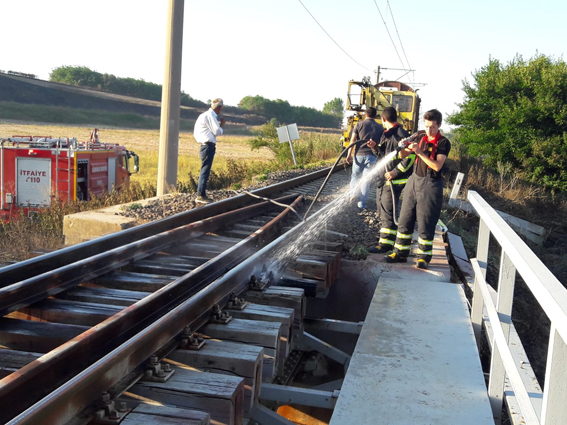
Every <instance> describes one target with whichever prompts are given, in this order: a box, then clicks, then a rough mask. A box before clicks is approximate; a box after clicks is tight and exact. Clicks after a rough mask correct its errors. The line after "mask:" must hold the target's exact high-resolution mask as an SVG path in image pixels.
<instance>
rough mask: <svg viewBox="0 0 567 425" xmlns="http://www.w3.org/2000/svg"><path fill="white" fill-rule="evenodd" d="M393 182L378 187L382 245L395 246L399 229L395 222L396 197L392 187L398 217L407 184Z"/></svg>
mask: <svg viewBox="0 0 567 425" xmlns="http://www.w3.org/2000/svg"><path fill="white" fill-rule="evenodd" d="M390 185H391V183H388V184H385V185H383V186H382V187H380V188H379V189H378V191H377V192H378V197H377V198H376V199H377V200H378V214H379V215H380V226H381V228H380V240H379V242H378V243H379V244H380V245H390V246H393V245H394V242H395V240H396V233H397V230H398V226H397V224H396V223H395V222H394V198H392V189H393V191H394V197H395V201H396V205H395V206H396V218H398V217H399V214H400V195H401V194H402V190H403V188H404V186H405V185H403V184H394V185H392V186H390Z"/></svg>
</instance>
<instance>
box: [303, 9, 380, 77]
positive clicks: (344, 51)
mask: <svg viewBox="0 0 567 425" xmlns="http://www.w3.org/2000/svg"><path fill="white" fill-rule="evenodd" d="M299 3H301V5H302V6H303V7H304V8H305V10H306V11H307V13H309V15H311V17H312V18H313V20H314V21H315V22H317V25H319V27H320V28H321V29H322V30H323V31H324V32H325V34H327V36H328V37H329V38H330V39H331V40H332V41H333V43H335V44H336V45H337V47H338V48H339V49H341V50H342V51H343V53H344V54H345V55H347V56H348V57H349V58H350V59H352V61H354V62H355V63H356V64H357V65H359V66H361V67H363V68H364V69H366V70H367V71H372V70H371V69H368V68H367V67H365V66H364V65H362V64H360V63H359V62H357V61H356V59H354V58H353V57H352V56H351V55H349V54H348V53H347V52H346V50H345V49H343V48H342V47H341V46H339V43H337V42H336V41H335V40H334V39H333V37H331V35H330V34H329V33H328V32H327V30H325V28H323V26H322V25H321V24H320V23H319V21H317V19H315V16H313V14H312V13H311V12H310V11H309V9H307V7H306V6H305V5H304V4H303V2H302V1H301V0H299Z"/></svg>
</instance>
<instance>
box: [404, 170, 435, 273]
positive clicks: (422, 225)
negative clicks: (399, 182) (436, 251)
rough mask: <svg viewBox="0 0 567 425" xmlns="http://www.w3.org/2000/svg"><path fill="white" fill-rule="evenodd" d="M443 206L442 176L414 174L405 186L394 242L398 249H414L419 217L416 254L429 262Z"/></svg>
mask: <svg viewBox="0 0 567 425" xmlns="http://www.w3.org/2000/svg"><path fill="white" fill-rule="evenodd" d="M442 206H443V179H432V178H430V177H419V176H418V175H416V174H412V175H411V176H410V178H409V179H408V182H407V184H406V187H405V190H404V200H403V202H402V211H401V213H400V219H399V224H398V233H397V235H396V243H395V245H394V248H395V252H396V253H398V255H400V256H402V257H407V256H408V255H409V253H410V249H411V237H412V234H413V229H414V226H415V221H416V219H417V229H418V233H419V238H418V240H417V242H418V249H417V257H418V258H420V259H424V260H425V261H427V262H428V263H429V262H430V261H431V257H432V255H433V237H434V236H435V226H436V225H437V221H438V220H439V216H440V215H441V207H442Z"/></svg>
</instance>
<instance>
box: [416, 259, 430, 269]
mask: <svg viewBox="0 0 567 425" xmlns="http://www.w3.org/2000/svg"><path fill="white" fill-rule="evenodd" d="M415 266H416V267H417V268H418V269H423V270H426V269H427V268H428V267H429V264H427V261H425V260H424V259H423V258H420V259H419V260H417V264H416V265H415Z"/></svg>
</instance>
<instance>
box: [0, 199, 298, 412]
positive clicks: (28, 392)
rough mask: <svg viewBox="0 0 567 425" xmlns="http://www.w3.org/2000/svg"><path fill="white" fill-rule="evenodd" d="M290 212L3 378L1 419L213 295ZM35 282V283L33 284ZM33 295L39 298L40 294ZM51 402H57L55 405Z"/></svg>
mask: <svg viewBox="0 0 567 425" xmlns="http://www.w3.org/2000/svg"><path fill="white" fill-rule="evenodd" d="M296 197H297V195H295V196H292V195H290V196H287V197H284V198H280V199H278V201H280V202H289V201H290V199H291V198H296ZM299 200H300V198H298V199H296V200H295V202H294V203H293V204H292V205H293V206H295V205H296V204H297V203H298V202H299ZM267 207H270V208H272V207H273V205H272V204H270V203H261V204H256V205H252V206H249V207H246V208H243V209H241V210H239V211H237V212H233V213H226V214H221V215H218V216H216V217H211V218H209V219H206V220H202V221H201V222H199V223H192V224H189V225H185V226H183V227H182V228H180V229H175V230H171V231H167V232H164V233H163V234H162V235H156V236H153V237H149V238H146V239H143V240H141V241H138V242H135V243H131V244H130V245H129V246H127V247H124V248H123V253H122V254H121V255H122V256H123V257H121V258H120V260H119V261H118V262H116V263H114V264H115V265H117V266H120V265H121V264H123V263H124V261H127V259H128V258H135V257H138V258H139V257H140V256H141V255H142V256H144V255H145V254H143V252H142V251H141V249H140V248H139V247H140V246H145V247H150V249H152V250H153V251H154V252H155V249H154V248H151V247H152V246H153V244H154V243H159V242H158V241H159V239H160V238H166V239H170V240H175V241H177V240H178V239H177V237H178V236H179V235H180V234H185V236H187V235H188V234H191V232H192V231H196V230H195V229H197V228H198V227H199V226H200V229H199V230H198V231H199V233H202V232H203V229H206V228H210V227H211V226H213V224H212V223H216V224H215V225H217V226H218V225H219V224H221V223H222V224H226V223H227V220H228V221H231V220H232V221H234V220H235V218H234V217H235V216H238V218H239V219H244V218H247V217H249V216H252V215H257V214H258V211H260V210H261V209H263V208H267ZM288 211H289V209H286V210H285V211H284V212H282V213H280V214H279V215H278V217H276V219H274V220H272V221H271V222H270V223H268V224H267V225H266V226H264V227H263V228H261V229H260V230H258V231H256V232H255V233H253V234H252V235H251V236H249V237H248V238H246V239H244V240H243V241H241V242H240V243H238V244H236V245H235V246H233V247H232V248H230V249H229V250H227V251H225V252H224V253H223V254H221V255H219V256H218V257H216V258H214V259H212V260H211V261H209V262H207V263H205V264H204V265H202V266H200V267H198V268H196V269H195V270H193V271H191V272H190V273H188V274H186V275H185V276H182V277H180V278H178V279H176V280H175V281H173V282H172V283H171V284H169V285H167V286H165V287H164V288H162V289H161V290H159V291H157V292H156V293H154V294H152V295H150V296H148V297H146V298H144V299H143V300H140V301H139V302H137V303H136V304H134V305H132V306H130V307H128V308H126V309H124V310H123V311H121V312H120V313H118V314H116V315H114V316H112V317H110V318H109V319H107V320H105V321H104V322H102V323H100V324H99V325H97V326H95V327H94V328H92V329H90V330H88V331H87V332H85V333H83V334H81V335H79V336H77V337H76V338H74V339H72V340H71V341H69V342H67V343H66V344H64V345H62V346H61V347H59V348H57V349H56V350H53V351H51V352H50V353H47V354H45V355H44V356H42V357H41V358H39V359H37V360H36V361H33V362H32V363H30V364H28V365H27V366H25V367H24V368H22V369H20V370H19V371H18V372H17V373H14V374H12V375H9V376H7V377H6V378H4V379H2V380H1V381H0V404H1V405H2V406H3V408H2V409H1V410H0V422H2V423H4V422H5V421H8V420H10V419H11V418H14V416H16V415H18V414H20V413H21V412H23V411H24V410H25V409H27V408H29V406H30V405H31V404H33V403H35V402H37V401H38V400H40V399H42V398H44V397H46V396H47V395H48V394H49V393H50V392H52V391H54V390H55V389H56V388H57V387H59V386H60V385H61V384H63V383H64V382H66V381H67V380H69V379H70V378H71V377H72V376H75V375H76V374H77V373H79V372H81V371H82V370H84V369H85V368H88V367H89V365H92V364H93V363H95V362H97V360H99V359H101V358H102V357H103V356H105V355H107V353H109V352H111V351H112V350H116V348H117V347H119V346H120V344H129V342H126V341H129V340H131V339H134V340H138V339H139V338H141V337H139V336H136V335H137V334H138V333H139V332H141V331H142V329H144V328H145V327H147V326H149V327H150V328H152V327H153V326H154V324H153V322H155V323H162V322H163V319H161V318H160V317H162V316H163V315H164V314H166V312H168V311H171V312H174V311H178V309H179V308H180V305H184V304H185V303H186V300H187V299H188V298H191V297H193V296H196V295H195V294H197V295H198V293H201V292H203V291H204V292H205V293H207V292H208V289H206V287H207V285H209V284H210V283H211V282H212V281H213V280H214V279H217V278H218V277H219V276H221V275H222V274H223V273H225V272H226V271H227V270H229V269H230V268H232V267H234V266H235V265H237V264H239V263H240V262H242V261H243V260H244V259H246V258H248V257H249V256H250V255H251V254H252V253H253V252H254V248H255V247H256V246H257V245H261V244H263V243H265V242H266V241H267V238H269V237H270V236H271V235H274V234H275V232H277V230H278V226H279V225H280V223H281V219H282V218H284V217H285V216H286V215H287V213H288ZM229 217H232V218H229ZM203 226H204V227H203ZM164 243H166V242H165V241H162V244H161V245H159V249H163V244H164ZM159 249H158V250H159ZM102 255H103V256H105V258H108V257H109V256H112V255H116V253H113V252H111V253H109V254H108V255H106V254H102ZM93 261H94V262H95V263H97V264H98V262H99V261H102V260H100V259H96V260H93ZM77 263H78V265H80V267H82V263H83V261H79V262H77ZM92 270H93V269H91V268H89V269H88V270H86V274H87V275H90V274H91V273H93V271H92ZM105 271H108V270H105ZM67 272H68V271H66V273H67ZM69 273H70V274H68V275H67V274H66V276H68V277H70V280H68V281H67V282H66V283H64V284H63V286H64V288H63V289H65V288H67V287H69V286H70V285H71V284H70V283H69V282H70V281H73V283H77V282H76V280H77V279H74V278H73V277H72V273H71V272H69ZM51 275H52V277H53V276H55V277H57V279H59V276H60V275H59V274H58V272H57V271H56V270H55V271H53V272H51ZM58 283H60V282H58ZM29 284H30V285H31V283H29ZM46 284H47V285H49V284H48V283H47V281H44V285H46ZM16 285H19V284H16ZM203 288H205V289H203ZM8 289H9V288H3V290H8ZM63 289H61V290H63ZM28 290H29V287H28ZM22 291H23V292H22V293H23V294H25V293H26V292H25V290H24V289H22ZM45 291H51V289H49V288H47V289H46V288H42V289H41V292H42V293H45ZM7 292H10V291H7ZM230 292H232V291H230ZM230 292H229V293H228V294H230ZM0 293H1V291H0ZM50 293H51V292H50ZM223 294H224V292H223ZM223 296H225V295H223ZM204 297H205V300H207V301H205V302H204V304H203V305H201V306H200V307H199V310H198V311H201V310H203V309H205V310H207V311H208V309H210V308H211V307H212V306H213V305H214V304H216V302H214V303H212V304H211V303H210V302H209V301H210V300H211V299H212V298H210V296H209V295H206V296H204ZM29 298H30V297H28V299H29ZM32 298H35V296H34V297H32ZM215 299H216V298H215ZM199 302H203V301H202V300H201V298H199ZM12 305H13V306H15V305H17V302H16V303H13V304H12ZM172 309H173V310H172ZM168 314H169V313H168ZM191 314H194V312H192V313H191ZM178 320H179V318H177V319H175V324H171V323H170V322H168V323H169V324H168V325H167V326H166V331H164V332H165V334H166V335H169V336H168V337H167V340H169V339H171V338H172V337H173V336H175V335H176V334H177V333H179V332H181V330H182V329H183V328H184V327H185V326H186V324H187V323H188V322H190V320H189V321H178ZM160 329H161V328H160ZM162 331H163V329H162ZM140 335H141V334H140ZM152 335H153V334H152ZM164 338H165V337H161V336H160V337H157V338H156V339H155V341H163V340H164ZM155 341H150V340H147V339H146V340H145V342H144V343H143V344H142V345H143V346H144V347H143V348H140V347H139V346H138V345H136V347H137V348H136V350H135V352H134V353H130V354H129V355H128V356H126V357H125V358H122V359H121V360H118V359H116V358H114V360H113V361H118V362H119V364H122V363H121V362H126V363H127V364H128V365H129V366H128V368H130V367H132V368H134V367H136V366H138V365H139V364H140V363H141V362H143V361H144V360H145V359H147V357H148V356H149V355H150V354H152V353H153V351H155V350H156V349H157V348H159V347H160V346H161V345H163V344H165V342H167V341H165V342H164V343H163V344H161V345H159V344H158V345H159V346H156V343H155ZM148 350H149V351H152V352H150V353H149V354H148V355H146V354H145V353H146V352H147V351H148ZM62 370H64V371H66V373H65V375H63V374H62V373H61V371H62ZM87 370H89V369H87ZM122 371H123V369H122ZM123 375H124V374H122V376H123ZM108 379H109V377H108V376H107V377H106V378H101V379H100V382H99V383H98V384H97V385H92V384H88V385H87V393H88V395H85V396H84V397H85V399H84V400H87V399H88V402H89V403H90V402H92V400H94V399H96V397H97V395H98V393H97V392H98V389H97V390H96V391H95V390H94V389H95V388H98V386H99V385H100V384H103V386H104V385H106V384H107V383H108ZM109 386H110V385H109ZM109 386H107V387H106V388H108V387H109ZM71 393H72V395H73V396H74V397H75V396H77V397H78V395H77V394H76V391H75V390H72V391H71ZM92 396H94V398H92ZM82 397H83V396H82ZM51 399H52V397H51V396H48V397H47V399H46V400H51ZM54 402H55V403H56V404H57V405H58V406H61V405H63V406H66V407H65V408H64V409H63V410H64V411H66V412H71V411H73V412H75V414H77V413H78V412H79V411H80V410H82V408H84V407H85V405H84V403H82V402H79V403H76V402H68V401H62V400H59V398H57V400H56V401H54ZM61 403H63V404H61ZM85 403H86V401H85ZM87 404H88V403H87ZM49 405H50V406H51V404H49ZM76 409H79V410H76ZM41 411H42V413H41V414H40V416H39V417H38V416H34V417H35V418H36V419H34V420H32V421H31V422H20V420H19V419H18V420H16V419H14V421H15V422H13V423H50V420H48V419H47V417H48V416H45V415H47V414H48V413H45V412H52V411H51V410H49V409H47V410H46V411H44V410H43V408H42V409H41ZM54 412H55V413H53V414H54V415H56V416H53V418H57V422H58V423H60V422H64V421H62V419H61V411H59V410H56V411H54ZM38 418H41V419H38ZM53 421H55V419H53Z"/></svg>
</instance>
